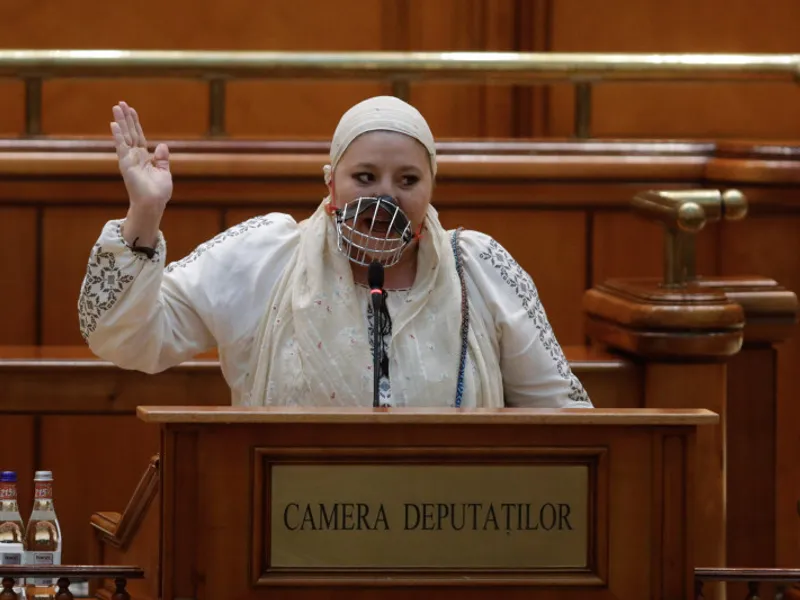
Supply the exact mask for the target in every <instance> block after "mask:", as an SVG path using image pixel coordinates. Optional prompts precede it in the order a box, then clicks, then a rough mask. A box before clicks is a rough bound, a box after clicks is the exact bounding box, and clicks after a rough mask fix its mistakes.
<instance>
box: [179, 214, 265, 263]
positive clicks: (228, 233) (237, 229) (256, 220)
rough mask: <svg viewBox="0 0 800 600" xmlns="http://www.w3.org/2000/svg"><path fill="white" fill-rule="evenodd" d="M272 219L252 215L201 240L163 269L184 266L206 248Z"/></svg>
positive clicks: (262, 225)
mask: <svg viewBox="0 0 800 600" xmlns="http://www.w3.org/2000/svg"><path fill="white" fill-rule="evenodd" d="M271 224H272V220H271V219H270V218H269V216H268V215H260V216H258V217H253V218H252V219H248V220H247V221H244V222H242V223H239V224H238V225H234V226H233V227H231V228H229V229H226V230H225V231H223V232H222V233H220V234H217V235H216V236H215V237H213V238H211V239H210V240H208V241H207V242H203V243H202V244H200V245H199V246H198V247H197V248H195V249H194V251H193V252H192V253H191V254H189V255H187V256H185V257H184V258H182V259H180V260H177V261H175V262H172V263H170V264H169V265H167V268H166V269H165V270H164V272H165V273H169V272H171V271H174V270H175V269H177V268H179V267H185V266H186V265H188V264H191V263H193V262H194V261H196V260H197V259H198V258H200V257H201V256H202V255H203V254H205V253H206V252H207V251H208V250H210V249H211V248H213V247H214V246H217V245H219V244H221V243H222V242H225V241H227V240H229V239H232V238H235V237H239V236H240V235H242V234H243V233H247V232H248V231H251V230H253V229H258V228H259V227H264V226H265V225H271Z"/></svg>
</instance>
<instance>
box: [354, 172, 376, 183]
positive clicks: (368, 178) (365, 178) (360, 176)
mask: <svg viewBox="0 0 800 600" xmlns="http://www.w3.org/2000/svg"><path fill="white" fill-rule="evenodd" d="M353 177H354V178H355V179H357V180H358V181H359V182H361V183H372V182H373V181H375V177H374V176H373V175H372V173H356V174H355V175H353Z"/></svg>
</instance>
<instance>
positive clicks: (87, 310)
mask: <svg viewBox="0 0 800 600" xmlns="http://www.w3.org/2000/svg"><path fill="white" fill-rule="evenodd" d="M131 282H133V275H130V274H127V273H124V272H123V271H122V270H121V269H120V268H119V267H118V266H117V257H116V255H115V254H114V253H113V252H103V251H102V250H101V246H100V245H99V244H97V245H96V246H95V247H94V249H93V250H92V255H91V258H90V260H89V265H88V267H87V268H86V277H85V278H84V280H83V289H82V290H81V297H80V300H79V301H78V315H79V318H80V328H81V335H82V336H83V339H84V340H88V339H89V335H90V334H91V333H92V332H94V330H95V329H96V327H97V321H98V320H99V319H100V317H102V316H103V313H105V312H106V311H107V310H109V309H111V307H113V306H114V305H115V304H116V303H117V300H118V299H119V297H120V295H121V294H122V292H123V291H125V287H126V286H127V285H128V284H129V283H131Z"/></svg>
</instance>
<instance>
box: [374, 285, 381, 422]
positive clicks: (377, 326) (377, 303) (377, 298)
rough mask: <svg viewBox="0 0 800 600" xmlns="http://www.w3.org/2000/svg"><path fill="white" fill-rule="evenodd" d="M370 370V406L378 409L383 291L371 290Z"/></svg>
mask: <svg viewBox="0 0 800 600" xmlns="http://www.w3.org/2000/svg"><path fill="white" fill-rule="evenodd" d="M372 316H373V327H372V370H373V390H372V394H373V395H372V406H373V407H374V408H378V407H379V406H380V405H381V403H380V395H381V392H380V381H381V363H382V362H383V360H382V359H383V357H382V354H383V341H382V340H381V331H382V330H383V322H382V321H383V290H382V289H381V290H372Z"/></svg>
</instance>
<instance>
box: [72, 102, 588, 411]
mask: <svg viewBox="0 0 800 600" xmlns="http://www.w3.org/2000/svg"><path fill="white" fill-rule="evenodd" d="M113 114H114V119H115V121H114V122H113V123H111V131H112V134H113V136H114V141H115V144H116V149H117V156H118V158H119V165H120V171H121V173H122V177H123V180H124V182H125V186H126V188H127V191H128V194H129V197H130V208H129V210H128V214H127V216H126V218H125V219H123V220H113V221H110V222H108V223H107V224H106V225H105V227H104V228H103V231H102V234H101V236H100V238H99V240H98V241H97V243H96V245H95V246H94V248H93V250H92V252H91V255H90V258H89V265H88V269H87V273H86V277H85V279H84V283H83V287H82V291H81V296H80V300H79V313H80V326H81V332H82V333H83V336H84V338H85V339H86V341H87V342H88V344H89V346H90V347H91V349H92V350H93V351H94V352H95V353H96V354H97V355H98V356H100V357H102V358H105V359H107V360H110V361H112V362H114V363H116V364H117V365H119V366H120V367H123V368H127V369H137V370H140V371H145V372H148V373H154V372H159V371H162V370H164V369H167V368H169V367H171V366H174V365H177V364H179V363H180V362H182V361H184V360H186V359H189V358H191V357H192V356H194V355H196V354H198V353H200V352H202V351H205V350H208V349H211V348H213V347H215V346H216V347H217V348H218V351H219V356H220V362H221V366H222V371H223V374H224V376H225V378H226V381H227V382H228V384H229V385H230V387H231V391H232V402H233V404H243V405H255V406H260V405H278V404H292V405H308V406H321V405H341V406H357V405H364V406H369V405H370V404H371V403H372V401H373V382H374V376H373V359H372V352H371V348H372V339H373V337H372V333H373V331H372V327H373V321H374V319H373V314H372V308H371V303H370V296H371V294H370V289H369V287H368V285H367V283H368V281H367V279H368V271H369V265H370V264H371V263H373V262H380V263H382V264H383V265H384V267H385V271H384V274H385V281H384V285H383V289H384V290H385V293H384V294H383V295H382V296H383V297H384V298H385V310H384V311H381V315H382V318H381V319H380V323H381V325H380V329H381V331H380V334H381V336H380V337H381V340H382V341H381V346H382V348H383V350H384V353H383V356H384V360H382V361H381V363H380V365H379V368H380V398H381V400H380V403H381V404H382V405H384V406H455V407H488V408H492V407H500V406H504V405H505V406H529V407H591V406H592V405H591V402H590V400H589V398H588V396H587V395H586V392H585V391H584V389H583V386H582V385H581V383H580V382H579V381H578V379H577V378H576V377H575V376H574V375H573V374H572V372H571V371H570V368H569V365H568V363H567V361H566V360H565V358H564V355H563V353H562V351H561V348H560V346H559V344H558V342H557V341H556V339H555V337H554V335H553V331H552V329H551V327H550V325H549V323H548V320H547V317H546V315H545V311H544V309H543V308H542V305H541V302H540V301H539V297H538V294H537V293H536V289H535V287H534V285H533V282H532V281H531V279H530V277H529V276H528V275H527V273H525V272H524V271H523V270H522V269H521V268H520V267H519V265H518V264H517V263H516V262H515V261H514V260H513V258H512V257H511V256H510V255H509V254H508V253H507V252H506V251H505V249H503V247H502V246H500V244H498V243H497V242H496V241H495V240H493V239H492V238H490V237H488V236H486V235H484V234H481V233H478V232H474V231H455V232H446V231H445V230H444V229H443V228H442V226H441V224H440V223H439V220H438V217H437V213H436V210H435V209H434V208H433V207H432V206H431V196H432V193H433V187H434V179H435V176H436V151H435V147H434V140H433V136H432V134H431V131H430V129H429V127H428V124H427V123H426V122H425V119H424V118H423V117H422V115H420V113H419V112H418V111H417V110H416V109H414V108H413V107H411V106H410V105H409V104H407V103H405V102H402V101H401V100H399V99H397V98H393V97H385V96H381V97H375V98H370V99H368V100H366V101H364V102H361V103H359V104H357V105H356V106H354V107H352V108H351V109H350V110H349V111H347V112H346V113H345V114H344V116H343V117H342V119H341V121H340V122H339V125H338V126H337V128H336V131H335V133H334V136H333V141H332V144H331V151H330V164H329V165H326V167H325V169H324V173H325V182H326V184H327V186H328V190H329V194H328V196H327V197H326V198H325V199H324V200H323V201H322V203H321V204H320V205H319V207H318V209H317V210H316V212H315V213H314V214H313V216H311V217H310V218H309V219H307V220H305V221H303V222H301V223H299V224H298V223H296V222H295V221H294V220H293V219H292V218H291V217H289V216H288V215H284V214H276V213H272V214H267V215H264V216H261V217H257V218H254V219H251V220H249V221H246V222H244V223H241V224H239V225H237V226H235V227H232V228H231V229H229V230H228V231H225V232H224V233H221V234H220V235H218V236H217V237H215V238H214V239H212V240H210V241H208V242H205V243H204V244H201V245H200V246H199V247H198V248H197V249H196V250H195V251H194V252H193V253H192V254H190V255H189V256H187V257H185V258H183V259H181V260H179V261H177V262H173V263H171V264H170V265H169V266H167V267H166V268H164V265H165V257H166V241H165V240H164V238H163V236H162V235H161V233H160V231H159V223H160V220H161V216H162V214H163V211H164V209H165V207H166V204H167V202H168V200H169V198H170V196H171V193H172V178H171V175H170V172H169V150H168V149H167V147H166V146H165V145H164V144H160V145H159V146H158V147H157V148H156V149H155V152H154V155H153V156H152V157H151V156H150V155H149V154H148V152H147V149H146V141H145V137H144V133H143V131H142V127H141V125H140V123H139V119H138V116H137V114H136V112H135V111H134V110H133V109H132V108H130V107H129V106H127V105H126V104H125V103H120V104H119V105H118V106H115V107H114V108H113Z"/></svg>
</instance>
